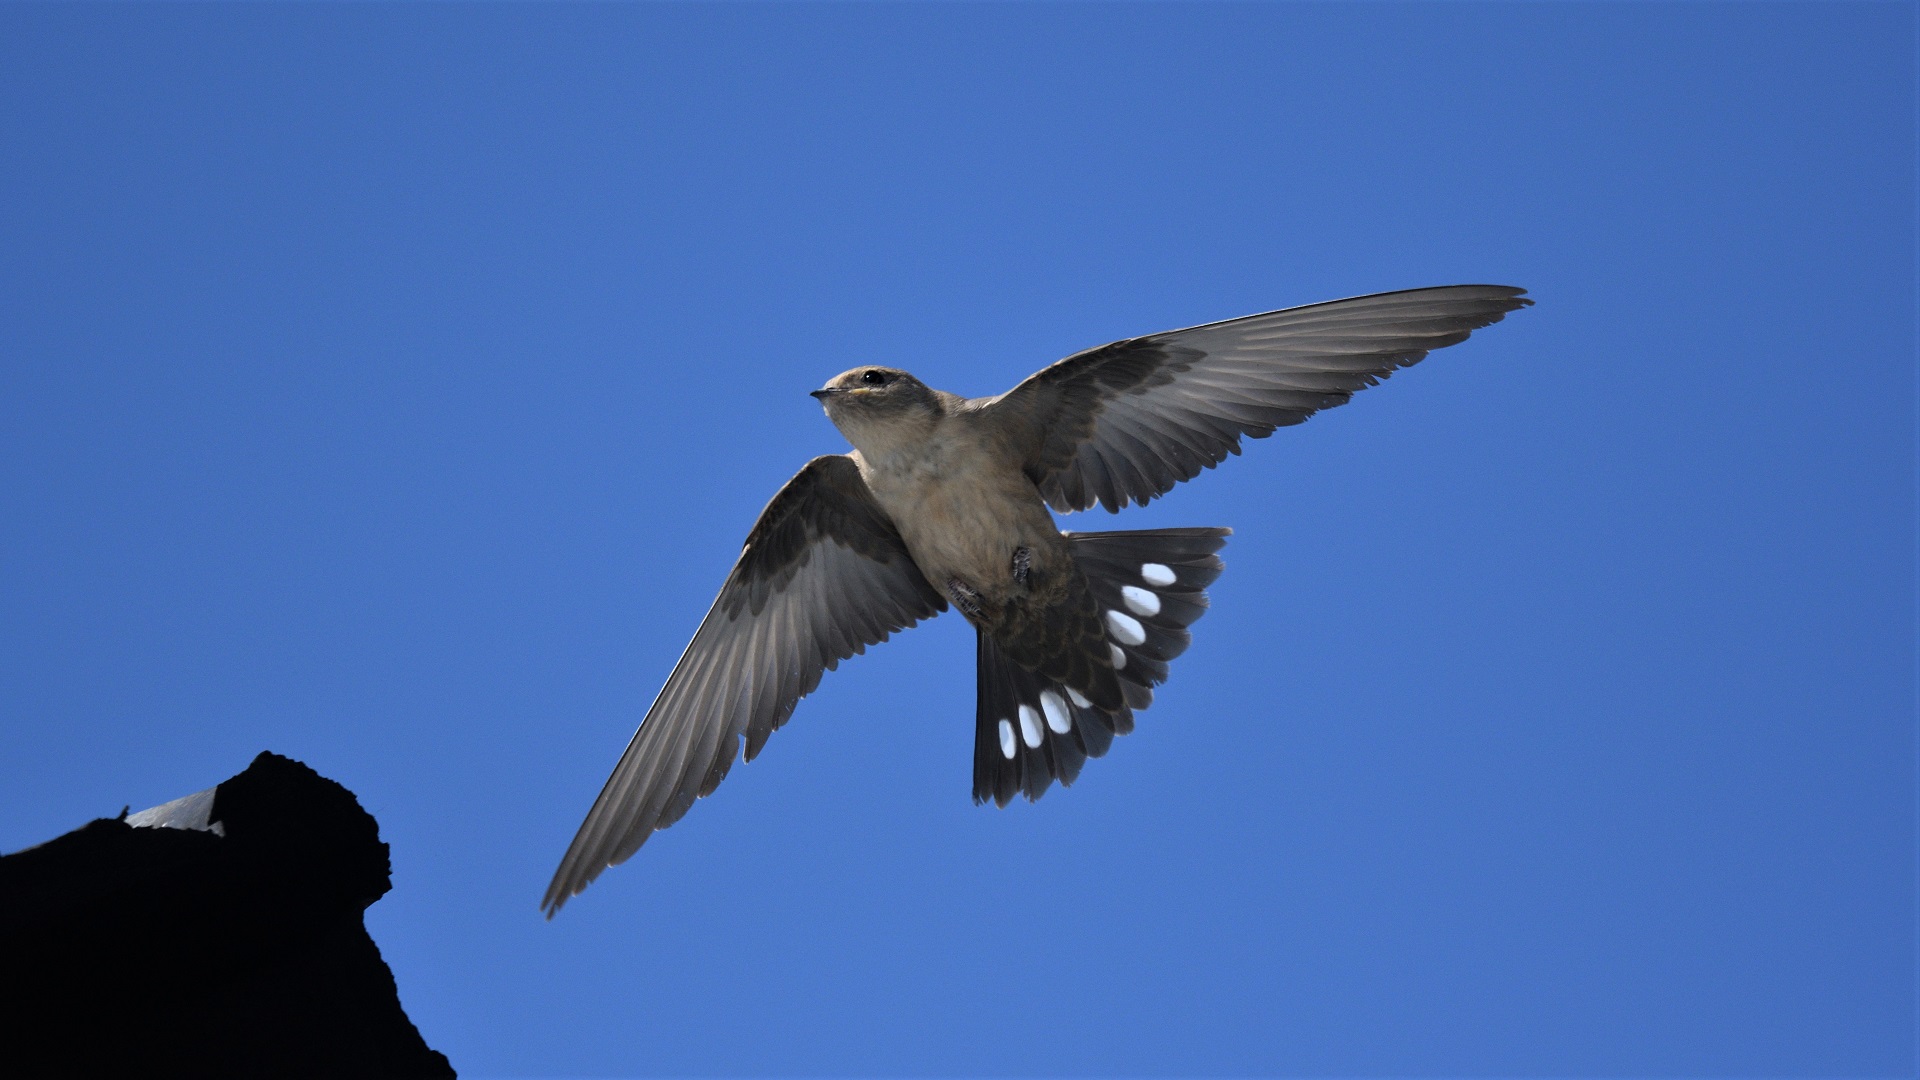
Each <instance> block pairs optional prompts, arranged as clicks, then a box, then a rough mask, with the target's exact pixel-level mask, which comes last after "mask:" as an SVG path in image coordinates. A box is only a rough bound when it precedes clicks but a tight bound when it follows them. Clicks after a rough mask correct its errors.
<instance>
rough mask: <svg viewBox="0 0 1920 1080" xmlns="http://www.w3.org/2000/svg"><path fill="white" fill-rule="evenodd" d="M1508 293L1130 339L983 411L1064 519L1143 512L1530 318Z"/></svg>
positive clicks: (1519, 293) (1458, 289) (1429, 294)
mask: <svg viewBox="0 0 1920 1080" xmlns="http://www.w3.org/2000/svg"><path fill="white" fill-rule="evenodd" d="M1525 292H1526V290H1525V289H1520V288H1515V287H1513V286H1510V285H1443V286H1438V287H1435V288H1426V289H1407V290H1403V291H1400V292H1388V293H1375V294H1372V295H1370V296H1356V297H1351V298H1349V299H1345V300H1331V301H1328V302H1326V303H1321V304H1309V305H1307V306H1305V307H1296V308H1286V309H1283V310H1280V311H1269V312H1266V313H1264V314H1260V315H1248V316H1245V317H1244V318H1239V319H1228V320H1226V321H1224V322H1215V323H1206V324H1204V325H1201V326H1192V327H1188V328H1186V329H1184V330H1169V331H1166V332H1165V333H1159V334H1150V335H1147V336H1146V337H1137V338H1129V339H1127V340H1125V341H1116V342H1113V343H1112V344H1109V345H1102V346H1100V347H1099V348H1097V349H1088V350H1086V351H1085V352H1081V353H1076V354H1074V355H1072V356H1069V357H1067V358H1066V359H1065V360H1061V361H1060V362H1058V363H1056V364H1053V365H1051V366H1049V367H1047V368H1044V369H1042V370H1041V371H1039V372H1037V373H1035V374H1034V375H1032V376H1031V377H1029V378H1028V379H1026V380H1025V381H1023V382H1022V383H1021V384H1020V385H1019V386H1016V387H1014V388H1013V389H1012V390H1009V391H1008V392H1007V393H1005V394H1002V395H1001V396H1000V397H998V398H994V399H992V400H990V401H988V402H987V403H985V405H984V406H983V409H984V410H985V411H987V412H988V413H991V414H997V415H998V416H1000V417H1004V418H1005V419H1004V420H1003V422H1004V423H1006V424H1008V425H1009V428H1010V429H1011V430H1010V432H1009V435H1010V437H1012V438H1014V439H1016V440H1019V442H1017V443H1016V445H1028V446H1032V447H1033V448H1034V449H1033V451H1032V452H1031V454H1030V455H1029V457H1028V459H1027V461H1026V463H1025V468H1026V472H1027V475H1028V476H1029V477H1030V478H1031V479H1032V480H1033V482H1034V484H1035V486H1036V487H1038V488H1039V490H1040V494H1041V496H1042V497H1043V498H1045V499H1046V501H1047V503H1048V505H1050V506H1052V507H1053V508H1054V509H1055V510H1057V511H1059V512H1061V513H1068V512H1071V511H1075V510H1086V509H1088V508H1090V507H1092V506H1093V505H1094V504H1096V503H1098V504H1099V505H1101V506H1104V507H1106V508H1107V509H1108V510H1110V511H1114V512H1118V511H1119V510H1121V509H1122V508H1124V507H1125V506H1127V505H1128V504H1130V503H1138V504H1141V505H1145V504H1146V503H1147V502H1148V501H1149V500H1151V499H1153V498H1155V497H1157V496H1159V495H1163V494H1165V493H1166V492H1167V491H1169V490H1171V489H1172V488H1173V486H1174V485H1175V484H1178V483H1180V482H1181V481H1183V480H1190V479H1192V478H1193V477H1195V476H1197V475H1199V474H1200V471H1201V470H1202V469H1210V468H1213V467H1214V466H1215V465H1218V464H1219V463H1220V462H1222V461H1224V460H1226V458H1227V456H1228V455H1229V454H1237V453H1239V452H1240V440H1241V439H1242V438H1243V437H1245V438H1252V439H1264V438H1266V437H1267V436H1268V435H1271V434H1273V432H1274V431H1275V430H1276V429H1278V428H1281V427H1286V426H1289V425H1292V424H1298V423H1301V422H1302V421H1304V420H1306V419H1307V418H1308V417H1310V416H1312V415H1313V414H1314V413H1316V412H1318V411H1320V410H1321V409H1330V408H1333V407H1334V406H1336V405H1344V404H1346V403H1347V401H1349V400H1350V399H1351V398H1352V397H1353V395H1354V393H1355V392H1356V391H1359V390H1363V389H1365V388H1367V387H1369V386H1373V385H1375V384H1377V383H1378V382H1380V380H1382V379H1385V378H1386V377H1388V376H1389V375H1391V374H1392V373H1393V372H1395V371H1397V370H1399V369H1400V368H1403V367H1409V366H1411V365H1413V364H1416V363H1419V362H1420V361H1421V360H1422V359H1424V358H1425V357H1426V355H1427V353H1429V352H1431V351H1432V350H1434V349H1439V348H1444V347H1446V346H1448V345H1456V344H1459V343H1460V342H1462V341H1465V340H1466V339H1467V337H1468V335H1469V334H1471V333H1472V332H1473V331H1475V330H1479V329H1482V328H1484V327H1487V326H1491V325H1492V324H1494V323H1496V322H1499V321H1500V320H1501V319H1502V318H1503V317H1505V316H1506V314H1507V313H1508V312H1510V311H1516V310H1519V309H1520V308H1523V307H1527V306H1530V305H1531V304H1532V303H1533V301H1531V300H1527V299H1523V298H1522V297H1523V294H1524V293H1525Z"/></svg>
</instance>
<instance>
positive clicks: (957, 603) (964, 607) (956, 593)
mask: <svg viewBox="0 0 1920 1080" xmlns="http://www.w3.org/2000/svg"><path fill="white" fill-rule="evenodd" d="M947 596H948V597H949V598H951V599H952V600H953V606H954V607H957V608H959V609H960V613H961V614H962V615H965V616H966V617H967V618H969V619H974V620H978V619H979V618H980V617H981V608H980V594H979V593H978V592H976V591H975V590H974V588H973V586H971V585H969V584H967V583H966V582H964V581H961V580H960V579H959V578H948V579H947Z"/></svg>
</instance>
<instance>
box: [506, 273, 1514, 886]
mask: <svg viewBox="0 0 1920 1080" xmlns="http://www.w3.org/2000/svg"><path fill="white" fill-rule="evenodd" d="M1524 292H1525V290H1523V289H1516V288H1511V287H1508V286H1504V285H1448V286H1442V287H1439V288H1431V289H1412V290H1408V291H1405V292H1391V293H1379V294H1376V295H1373V296H1361V297H1355V298H1353V299H1350V300H1335V301H1332V302H1330V303H1324V304H1312V305H1309V306H1306V307H1297V308H1288V309H1286V310H1284V311H1271V312H1268V313H1266V314H1264V315H1250V316H1247V317H1246V318H1241V319H1231V320H1228V321H1226V322H1217V323H1208V324H1206V325H1204V326H1195V327H1192V328H1190V329H1186V330H1172V331H1168V332H1166V333H1162V334H1151V335H1148V336H1146V337H1138V338H1130V339H1128V340H1125V341H1116V342H1114V343H1113V344H1111V345H1102V346H1101V347H1099V348H1097V349H1089V350H1087V351H1086V352H1082V353H1077V354H1075V355H1073V356H1070V357H1068V358H1066V359H1065V360H1062V361H1060V362H1059V363H1057V364H1054V365H1052V366H1051V367H1048V368H1045V369H1044V370H1042V371H1040V372H1039V373H1037V374H1035V375H1033V376H1032V377H1030V378H1028V379H1027V380H1026V381H1024V382H1022V383H1021V384H1020V385H1019V386H1016V387H1014V388H1013V389H1012V390H1009V391H1008V392H1006V393H1004V394H1001V395H1000V396H998V397H990V398H962V397H958V396H956V395H954V394H949V393H946V392H945V391H942V390H935V389H932V388H931V387H928V386H927V385H926V384H925V383H922V382H921V381H920V380H918V379H916V378H914V377H913V376H912V375H909V374H907V373H906V372H904V371H899V370H897V369H894V368H888V367H858V368H854V369H853V370H851V371H847V372H844V373H842V374H840V375H838V376H836V377H834V379H833V380H832V381H831V382H829V383H827V385H826V386H825V387H823V388H821V389H819V390H815V391H813V396H814V397H816V398H818V399H819V400H820V402H821V403H822V404H823V405H824V406H825V407H826V411H827V417H828V419H830V420H832V421H833V423H834V426H835V427H838V428H839V429H840V432H841V434H843V435H845V436H846V439H847V441H848V442H850V443H852V444H853V447H854V450H853V452H852V453H850V454H830V455H827V456H824V457H818V458H815V459H813V460H812V461H810V462H808V463H807V465H806V467H805V468H803V469H801V470H800V473H799V475H797V476H795V477H794V478H793V479H792V480H790V481H788V482H787V485H786V486H785V487H783V488H781V489H780V492H779V494H777V495H775V496H774V497H773V501H772V502H770V503H768V504H767V508H766V509H765V510H764V511H762V512H761V514H760V520H759V521H758V522H757V523H755V525H754V527H753V531H752V532H751V533H749V534H748V536H747V542H746V545H745V547H744V549H743V550H742V551H741V553H740V560H739V562H737V563H735V564H734V567H733V572H732V573H731V574H729V575H728V576H727V581H726V584H725V585H724V586H723V587H722V588H721V590H720V596H719V598H718V599H717V600H715V601H714V604H713V608H712V610H710V611H709V612H708V613H707V617H706V619H705V620H704V621H703V622H701V624H700V629H699V630H698V631H696V632H695V634H694V635H693V641H692V643H691V644H689V645H688V646H687V650H686V652H685V653H684V654H683V655H682V656H681V657H680V662H679V663H678V664H676V665H675V666H674V669H673V674H672V675H670V676H668V678H667V684H666V686H665V687H664V688H663V689H662V690H661V691H660V696H659V697H658V698H656V699H655V700H654V703H653V707H652V708H650V709H648V710H647V715H646V717H645V719H643V720H642V721H641V722H640V729H639V731H637V732H636V733H635V734H634V736H633V740H632V741H631V742H630V743H628V744H627V750H626V753H624V754H622V755H621V757H620V763H619V764H618V765H616V766H615V767H614V770H613V776H612V777H611V778H609V779H608V780H607V784H606V787H605V788H603V789H602V790H601V792H600V797H599V798H598V799H596V800H594V804H593V809H591V810H590V811H588V813H587V819H586V822H585V823H584V824H582V825H581V826H580V831H579V833H578V834H577V835H576V836H575V837H574V839H573V844H572V846H571V847H569V848H568V849H567V854H566V857H565V858H564V859H562V860H561V863H560V868H559V870H558V871H557V872H556V873H555V874H554V877H553V883H552V884H551V885H549V886H548V887H547V894H546V899H545V900H544V901H543V902H542V907H544V908H545V909H546V912H547V915H548V917H549V918H551V917H552V916H553V914H554V913H555V912H557V911H559V909H560V906H561V905H562V904H564V903H566V902H567V900H568V899H569V898H571V897H573V896H576V895H578V894H579V893H580V891H581V890H583V889H585V888H586V887H587V885H588V884H589V883H591V882H592V881H593V879H594V878H595V877H597V876H599V874H600V871H602V870H603V869H605V868H606V867H608V866H611V865H613V864H615V863H619V862H622V861H624V860H625V859H626V858H627V857H628V856H630V855H632V854H633V853H634V852H635V851H636V850H638V849H639V847H640V845H641V844H642V843H644V842H645V841H646V839H647V837H648V836H650V835H652V834H653V832H654V831H655V830H656V829H664V828H666V827H667V826H669V825H671V824H673V823H674V822H676V821H678V820H680V816H681V815H682V814H685V813H686V812H687V808H688V807H689V806H692V805H693V801H694V800H695V799H697V798H700V797H701V796H704V795H707V794H710V793H711V792H712V791H713V790H714V788H715V787H717V786H718V785H719V783H720V781H721V779H722V778H724V777H725V776H726V774H727V770H728V769H729V768H730V767H731V766H732V765H733V760H734V757H735V756H736V755H737V754H738V753H739V752H740V743H741V740H742V739H743V738H744V739H745V741H746V756H747V760H749V761H751V760H752V759H753V758H754V756H755V755H757V754H758V753H759V752H760V748H761V747H762V746H763V745H765V743H766V741H767V736H768V735H770V734H772V733H773V730H774V729H775V728H777V727H779V726H781V725H782V724H784V723H786V720H787V717H788V716H790V715H791V714H792V713H793V707H794V705H795V703H796V702H798V701H799V700H800V699H801V698H802V697H804V696H806V695H807V694H808V693H809V692H811V691H812V690H813V688H814V687H816V686H818V685H819V683H820V676H821V674H822V673H823V672H825V671H828V670H831V669H832V668H833V667H835V666H836V665H837V664H838V663H839V662H840V661H841V660H844V659H846V658H847V657H849V656H852V655H854V654H856V653H859V652H863V651H865V649H866V647H867V646H869V645H873V644H877V643H878V642H881V641H884V640H886V638H887V636H888V635H889V634H892V633H893V632H895V631H897V630H901V629H904V628H906V627H909V626H912V625H913V624H914V623H916V622H919V621H920V620H921V619H925V618H929V617H931V616H933V615H936V614H939V613H940V612H941V611H944V610H946V607H947V605H948V603H951V604H952V605H953V606H954V607H956V608H958V609H959V610H960V613H961V614H962V615H964V616H966V619H967V621H968V622H970V623H972V624H973V625H974V628H975V631H976V637H977V640H978V653H979V695H978V708H977V711H976V714H975V721H974V751H973V798H974V801H975V802H985V801H987V800H988V799H992V800H993V801H994V802H995V803H996V804H999V805H1002V806H1004V805H1006V803H1007V802H1008V801H1009V800H1011V799H1012V798H1013V796H1014V794H1015V793H1020V794H1024V795H1025V796H1026V797H1027V798H1028V799H1036V798H1039V796H1040V794H1041V793H1042V792H1044V791H1045V790H1046V789H1047V787H1048V786H1049V785H1050V784H1051V783H1052V782H1053V781H1054V780H1056V779H1057V780H1059V781H1060V782H1061V783H1062V784H1070V783H1072V782H1073V780H1074V778H1075V777H1076V776H1078V775H1079V772H1080V767H1081V766H1082V765H1083V764H1085V762H1086V760H1087V758H1089V757H1099V756H1100V755H1102V754H1104V753H1106V751H1107V748H1108V746H1109V745H1110V744H1111V743H1112V741H1113V737H1114V736H1115V735H1124V734H1126V733H1127V732H1129V731H1131V730H1132V729H1133V713H1134V712H1135V711H1136V710H1139V709H1144V708H1146V707H1147V705H1148V704H1149V703H1151V702H1152V700H1153V690H1152V688H1153V687H1154V686H1156V685H1158V684H1160V683H1161V682H1164V681H1165V680H1166V677H1167V662H1168V661H1170V660H1172V659H1173V658H1174V657H1176V656H1178V655H1179V654H1180V653H1181V652H1182V651H1183V650H1184V649H1185V648H1186V647H1187V643H1188V642H1189V641H1190V640H1191V637H1190V635H1189V634H1188V632H1187V629H1186V628H1187V626H1188V625H1190V624H1191V623H1192V622H1193V621H1194V620H1195V619H1197V618H1199V617H1200V615H1201V614H1202V613H1203V612H1205V610H1206V606H1207V597H1206V593H1205V592H1204V591H1203V590H1204V589H1205V588H1206V586H1207V585H1209V584H1211V583H1212V582H1213V580H1214V579H1215V578H1216V577H1218V576H1219V575H1220V569H1221V563H1220V559H1219V558H1218V556H1216V555H1215V554H1214V553H1215V552H1217V551H1218V550H1219V549H1220V548H1221V546H1222V545H1224V544H1225V543H1226V536H1227V534H1228V530H1226V529H1156V530H1150V531H1145V532H1098V533H1063V532H1061V531H1060V530H1059V529H1058V528H1057V527H1056V526H1055V525H1054V522H1053V517H1052V515H1051V514H1049V513H1048V507H1052V509H1054V510H1056V511H1059V512H1062V513H1068V512H1072V511H1075V510H1086V509H1089V508H1090V507H1092V506H1093V505H1094V504H1095V503H1098V504H1100V505H1101V506H1104V507H1106V508H1107V509H1108V510H1109V511H1113V512H1118V511H1119V510H1120V509H1121V508H1122V507H1125V506H1126V505H1128V504H1129V503H1140V504H1145V503H1146V502H1147V501H1148V500H1150V499H1152V498H1154V497H1155V496H1157V495H1161V494H1164V493H1165V492H1166V491H1167V490H1168V489H1170V488H1172V487H1173V485H1175V484H1177V483H1179V482H1180V481H1182V480H1189V479H1192V478H1193V477H1194V476H1196V475H1198V474H1199V472H1200V470H1202V469H1208V468H1212V467H1213V466H1215V465H1217V464H1219V463H1220V462H1221V461H1223V460H1225V459H1226V457H1227V455H1228V454H1237V453H1239V452H1240V440H1241V438H1243V437H1246V438H1254V439H1260V438H1265V437H1266V436H1268V435H1271V434H1273V432H1274V429H1276V428H1280V427H1285V426H1287V425H1290V424H1298V423H1300V422H1301V421H1303V420H1305V419H1306V418H1307V417H1309V416H1312V415H1313V414H1314V413H1315V412H1318V411H1319V410H1321V409H1327V408H1332V407H1333V406H1335V405H1343V404H1345V403H1346V402H1347V400H1348V399H1349V398H1351V397H1352V396H1353V394H1354V392H1355V391H1357V390H1362V389H1365V388H1366V387H1369V386H1372V385H1374V384H1375V383H1377V382H1379V381H1380V380H1381V379H1384V378H1386V377H1387V376H1388V375H1390V374H1392V373H1393V372H1394V371H1395V370H1396V369H1398V368H1403V367H1407V366H1408V365H1411V364H1414V363H1417V362H1419V361H1420V360H1421V359H1422V358H1423V357H1425V356H1426V355H1427V353H1428V352H1429V351H1430V350H1433V349H1438V348H1442V347H1444V346H1447V345H1454V344H1458V343H1459V342H1461V341H1464V340H1466V338H1467V336H1468V334H1469V333H1471V332H1472V331H1474V330H1477V329H1480V328H1481V327H1484V326H1488V325H1490V324H1492V323H1495V322H1498V321H1500V319H1501V318H1502V317H1503V316H1504V315H1505V314H1506V313H1507V312H1509V311H1514V310H1516V309H1518V308H1521V307H1525V306H1527V305H1529V304H1531V303H1532V301H1530V300H1524V299H1521V295H1522V293H1524Z"/></svg>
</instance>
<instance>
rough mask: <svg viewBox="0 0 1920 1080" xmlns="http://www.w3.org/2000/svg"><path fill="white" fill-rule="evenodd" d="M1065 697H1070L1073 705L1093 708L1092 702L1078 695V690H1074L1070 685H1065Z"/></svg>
mask: <svg viewBox="0 0 1920 1080" xmlns="http://www.w3.org/2000/svg"><path fill="white" fill-rule="evenodd" d="M1067 697H1068V699H1070V700H1071V701H1072V702H1073V703H1074V704H1075V705H1078V706H1080V707H1081V708H1083V709H1091V708H1093V702H1091V701H1088V700H1087V699H1086V698H1083V697H1081V696H1080V691H1078V690H1075V689H1074V688H1073V687H1071V686H1069V687H1067Z"/></svg>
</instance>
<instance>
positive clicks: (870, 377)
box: [860, 371, 887, 386]
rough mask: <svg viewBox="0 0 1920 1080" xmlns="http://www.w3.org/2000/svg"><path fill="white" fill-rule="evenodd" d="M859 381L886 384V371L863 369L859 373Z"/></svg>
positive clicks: (879, 384) (876, 384) (869, 384)
mask: <svg viewBox="0 0 1920 1080" xmlns="http://www.w3.org/2000/svg"><path fill="white" fill-rule="evenodd" d="M860 381H861V382H863V383H866V384H867V385H868V386H885V385H887V373H886V372H884V371H863V372H861V373H860Z"/></svg>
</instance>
